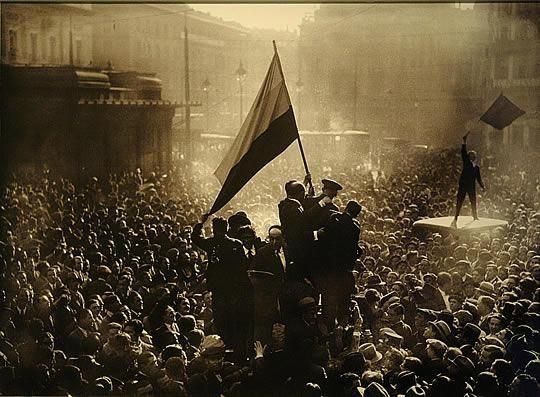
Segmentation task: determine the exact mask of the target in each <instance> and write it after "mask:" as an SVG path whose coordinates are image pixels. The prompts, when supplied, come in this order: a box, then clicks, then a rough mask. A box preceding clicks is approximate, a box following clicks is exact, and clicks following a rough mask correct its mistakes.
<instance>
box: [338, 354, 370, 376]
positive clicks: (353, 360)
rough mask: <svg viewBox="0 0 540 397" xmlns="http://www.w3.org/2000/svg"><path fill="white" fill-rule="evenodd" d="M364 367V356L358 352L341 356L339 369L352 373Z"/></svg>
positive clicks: (360, 371) (362, 370)
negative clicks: (341, 360)
mask: <svg viewBox="0 0 540 397" xmlns="http://www.w3.org/2000/svg"><path fill="white" fill-rule="evenodd" d="M365 369H366V358H365V357H364V355H363V354H362V353H360V352H350V353H348V354H347V355H345V357H344V358H343V363H342V364H341V370H342V371H343V372H344V373H346V372H352V373H360V374H361V373H362V372H364V370H365Z"/></svg>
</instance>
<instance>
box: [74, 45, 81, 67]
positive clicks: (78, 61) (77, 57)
mask: <svg viewBox="0 0 540 397" xmlns="http://www.w3.org/2000/svg"><path fill="white" fill-rule="evenodd" d="M81 57H82V41H81V40H75V64H76V65H80V64H81Z"/></svg>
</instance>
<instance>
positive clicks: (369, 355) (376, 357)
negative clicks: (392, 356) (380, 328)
mask: <svg viewBox="0 0 540 397" xmlns="http://www.w3.org/2000/svg"><path fill="white" fill-rule="evenodd" d="M358 351H359V352H360V353H362V354H363V355H364V357H365V359H366V360H367V361H369V362H370V363H376V362H379V361H381V359H382V358H383V355H382V354H381V352H379V351H377V349H376V348H375V345H374V344H373V343H364V344H362V345H360V347H359V348H358Z"/></svg>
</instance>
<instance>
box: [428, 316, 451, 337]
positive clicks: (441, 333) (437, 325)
mask: <svg viewBox="0 0 540 397" xmlns="http://www.w3.org/2000/svg"><path fill="white" fill-rule="evenodd" d="M429 325H431V327H432V328H433V330H434V331H435V332H436V333H437V339H439V340H441V341H443V342H448V338H449V337H450V333H451V331H450V327H449V326H448V324H446V323H445V322H444V321H442V320H438V321H430V322H429Z"/></svg>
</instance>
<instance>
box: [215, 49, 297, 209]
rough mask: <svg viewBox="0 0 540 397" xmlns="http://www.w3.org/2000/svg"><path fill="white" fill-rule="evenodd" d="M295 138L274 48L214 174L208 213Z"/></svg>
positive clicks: (222, 202)
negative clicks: (216, 185)
mask: <svg viewBox="0 0 540 397" xmlns="http://www.w3.org/2000/svg"><path fill="white" fill-rule="evenodd" d="M297 138H298V128H297V126H296V120H295V118H294V112H293V108H292V105H291V100H290V98H289V93H288V91H287V86H286V85H285V78H284V77H283V71H282V70H281V62H280V60H279V56H278V53H277V51H275V52H274V57H273V58H272V62H271V63H270V67H269V68H268V72H267V73H266V77H265V79H264V81H263V84H262V87H261V88H260V90H259V93H258V94H257V97H256V98H255V102H254V103H253V105H252V106H251V109H250V111H249V113H248V115H247V116H246V119H245V120H244V123H243V124H242V127H240V132H239V133H238V136H237V137H236V139H235V140H234V142H233V144H232V146H231V148H230V149H229V152H228V153H227V154H226V155H225V158H224V159H223V160H222V162H221V164H220V165H219V167H218V168H217V169H216V171H215V172H214V175H215V176H216V177H217V178H218V180H219V181H220V183H221V191H220V192H219V194H218V196H217V198H216V200H215V202H214V205H213V206H212V209H211V210H210V211H209V214H213V213H215V212H216V211H219V210H220V209H221V208H222V207H223V206H224V205H225V204H227V203H228V202H229V201H230V200H231V199H232V198H233V197H234V196H235V194H236V193H238V192H239V191H240V189H242V188H243V187H244V186H245V185H246V183H248V182H249V180H250V179H251V178H252V177H253V176H255V174H256V173H257V172H259V171H260V170H261V169H262V168H263V167H264V166H265V165H266V164H268V163H269V162H271V161H272V160H273V159H274V158H276V157H277V156H278V155H279V154H280V153H282V152H283V151H284V150H285V149H287V147H289V145H290V144H291V143H293V142H294V141H295V139H297Z"/></svg>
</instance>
